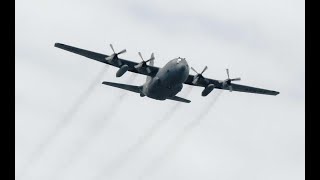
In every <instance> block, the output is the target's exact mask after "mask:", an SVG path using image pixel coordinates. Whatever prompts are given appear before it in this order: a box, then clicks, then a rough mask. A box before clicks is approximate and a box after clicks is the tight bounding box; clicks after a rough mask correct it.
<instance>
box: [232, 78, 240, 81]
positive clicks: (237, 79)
mask: <svg viewBox="0 0 320 180" xmlns="http://www.w3.org/2000/svg"><path fill="white" fill-rule="evenodd" d="M230 80H231V81H240V80H241V78H234V79H230Z"/></svg>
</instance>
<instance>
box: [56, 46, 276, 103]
mask: <svg viewBox="0 0 320 180" xmlns="http://www.w3.org/2000/svg"><path fill="white" fill-rule="evenodd" d="M54 46H55V47H57V48H60V49H63V50H66V51H69V52H72V53H75V54H78V55H81V56H84V57H87V58H89V59H93V60H96V61H99V62H102V63H105V64H109V65H111V66H115V67H118V68H119V70H118V71H117V73H116V77H121V76H122V75H123V74H125V73H126V72H127V71H130V72H133V73H138V74H142V75H146V76H147V78H146V82H145V83H144V84H143V85H140V86H136V85H128V84H119V83H114V82H108V81H103V82H102V84H104V85H108V86H112V87H116V88H120V89H123V90H127V91H131V92H135V93H138V94H140V96H141V97H144V96H147V97H149V98H151V99H155V100H162V101H163V100H166V99H169V100H174V101H179V102H184V103H190V102H191V101H190V100H188V99H185V98H182V97H179V96H176V95H177V94H178V93H179V92H180V91H181V90H182V88H183V84H188V85H192V86H198V87H204V89H203V91H202V93H201V95H202V96H207V95H208V94H209V93H210V92H211V91H212V90H213V89H222V90H229V91H230V92H232V91H239V92H246V93H256V94H265V95H274V96H275V95H277V94H279V92H277V91H272V90H267V89H261V88H256V87H251V86H245V85H240V84H234V83H232V81H240V78H233V79H230V76H229V70H228V69H226V72H227V76H228V78H227V79H225V80H215V79H209V78H206V77H204V76H203V75H202V74H203V73H204V72H205V71H206V70H207V69H208V67H207V66H205V68H204V69H203V70H202V71H201V73H198V72H197V71H196V70H195V69H194V68H192V67H191V70H192V71H194V72H195V73H196V75H190V74H189V65H188V63H187V61H186V59H185V58H181V57H178V58H174V59H172V60H170V61H169V62H168V63H167V64H166V65H164V66H163V67H162V68H159V67H156V66H154V59H155V57H154V54H153V53H152V54H151V57H150V58H149V59H148V60H144V59H143V57H142V54H141V53H140V52H139V53H138V54H139V56H140V58H141V60H142V61H141V62H139V63H137V62H133V61H129V60H125V59H122V58H119V55H120V54H123V53H125V52H126V49H123V50H122V51H120V52H117V53H116V51H115V50H114V48H113V46H112V44H110V47H111V49H112V51H113V54H111V55H104V54H100V53H97V52H93V51H88V50H85V49H80V48H77V47H73V46H69V45H65V44H61V43H55V45H54ZM148 62H149V65H147V63H148Z"/></svg>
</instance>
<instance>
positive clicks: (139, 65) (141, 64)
mask: <svg viewBox="0 0 320 180" xmlns="http://www.w3.org/2000/svg"><path fill="white" fill-rule="evenodd" d="M138 54H139V56H140V58H141V60H142V62H140V63H139V64H137V65H135V66H134V68H136V69H141V68H144V67H146V66H147V62H149V61H153V60H154V59H155V58H154V54H153V53H152V54H151V57H150V58H149V59H148V60H146V61H145V60H144V59H143V57H142V54H141V52H138ZM146 70H147V71H148V73H150V72H151V70H150V69H149V68H146Z"/></svg>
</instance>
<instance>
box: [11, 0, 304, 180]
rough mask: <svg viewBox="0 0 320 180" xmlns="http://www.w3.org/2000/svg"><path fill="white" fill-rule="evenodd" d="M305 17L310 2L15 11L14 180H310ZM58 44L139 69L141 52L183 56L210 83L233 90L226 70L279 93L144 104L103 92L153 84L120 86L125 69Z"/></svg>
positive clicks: (40, 4) (33, 5)
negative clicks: (115, 54)
mask: <svg viewBox="0 0 320 180" xmlns="http://www.w3.org/2000/svg"><path fill="white" fill-rule="evenodd" d="M304 7H305V4H304V1H302V0H299V1H298V0H295V1H293V0H292V1H287V0H277V1H275V0H268V1H267V0H259V1H257V0H243V1H236V0H227V1H216V0H215V1H212V0H210V1H209V0H198V1H196V2H195V1H189V0H184V1H177V0H174V1H173V0H170V1H169V0H161V1H160V0H159V1H147V0H136V1H128V0H127V1H119V0H118V1H115V0H114V1H113V0H108V1H103V0H91V1H83V0H77V1H76V0H55V1H53V0H50V1H49V0H41V1H40V0H30V1H22V0H16V16H15V18H16V19H15V20H16V21H15V22H16V24H15V25H16V29H15V33H16V45H15V51H16V54H15V56H16V65H15V69H16V73H15V78H16V79H15V80H16V81H15V82H16V84H15V85H16V89H15V98H16V110H15V111H16V113H15V115H16V120H15V123H16V125H15V130H16V133H15V140H16V143H15V145H16V149H15V156H16V158H15V161H16V165H15V166H16V177H18V178H20V179H24V180H29V179H30V180H31V179H32V180H38V179H39V180H40V179H52V180H53V179H80V180H81V179H83V180H85V179H104V178H105V179H115V180H122V179H139V178H141V177H144V178H145V179H186V180H191V179H208V180H209V179H219V180H231V179H246V180H255V179H273V180H274V179H279V180H280V179H281V180H282V179H297V180H298V179H299V180H301V179H304V173H305V169H304V165H305V163H304V160H305V159H304V155H305V150H304V145H305V141H304V138H305V136H304V129H305V123H304V115H305V112H304V111H305V104H304V98H305V89H304V85H305V81H304V79H305V64H304V60H305V58H304V56H305V38H304V34H305V28H304V23H305V21H304V18H305V16H304V13H305V11H304V9H305V8H304ZM55 42H61V43H65V44H69V45H73V46H76V47H80V48H84V49H88V50H92V51H96V52H100V53H105V54H110V53H111V52H112V51H111V49H110V48H109V46H108V44H110V43H112V44H113V45H114V47H115V49H116V50H122V49H123V48H126V49H127V53H126V54H123V55H122V56H121V57H123V58H125V59H130V60H132V61H137V62H138V61H140V59H139V57H138V51H141V52H142V53H143V55H144V57H149V56H150V54H151V53H152V52H154V53H155V57H156V60H155V65H156V66H160V67H161V66H163V65H164V64H165V63H166V62H167V61H168V60H170V59H173V58H175V57H178V56H180V57H185V58H186V60H187V61H188V63H189V65H190V66H192V67H194V68H195V69H197V70H199V71H200V70H201V69H202V68H203V67H204V66H205V65H207V66H208V67H209V69H208V70H207V71H206V72H205V73H204V76H206V77H210V78H213V79H221V80H222V79H225V78H226V73H225V68H229V69H230V75H231V76H232V77H241V79H242V80H241V82H240V83H241V84H245V85H252V86H257V87H261V88H267V89H272V90H277V91H279V92H280V94H279V95H278V96H275V97H274V96H263V95H255V94H246V93H238V92H232V93H230V92H228V91H224V92H222V93H221V94H220V93H219V91H218V90H213V92H212V93H211V94H210V95H208V96H207V97H206V98H203V97H201V91H202V90H203V89H202V88H198V87H194V88H192V89H191V88H190V87H188V86H185V88H184V89H183V91H182V92H181V96H183V97H187V98H188V99H190V100H191V101H192V102H191V103H190V104H179V105H176V103H175V102H173V101H163V102H162V101H155V100H152V99H148V98H141V97H140V96H139V95H138V94H134V93H130V92H124V91H121V90H119V89H115V88H111V87H107V86H104V85H101V82H102V81H103V80H107V81H113V82H120V83H129V84H138V85H140V84H142V83H143V82H144V81H145V77H144V76H141V75H138V76H133V75H132V74H131V73H127V74H125V75H124V76H123V77H121V78H116V77H115V73H116V71H117V69H116V68H114V67H109V68H106V66H105V65H104V64H102V63H99V62H95V61H92V60H90V59H87V58H84V57H81V56H78V55H75V54H72V53H69V52H66V51H63V50H61V49H57V48H54V47H53V46H54V43H55ZM103 69H105V73H104V74H102V71H103ZM101 74H102V75H101ZM93 82H97V83H96V86H92V85H91V84H92V83H93ZM88 89H89V90H88ZM89 91H90V92H89ZM219 94H220V95H219ZM217 96H218V98H217ZM81 97H85V98H82V99H83V100H82V101H83V103H82V101H81V100H79V98H81ZM215 98H217V99H216V100H214V99H215ZM78 102H81V103H78ZM75 103H76V104H80V105H79V106H78V107H77V108H76V109H75V106H74V104H75ZM208 106H210V107H211V108H208ZM72 108H73V109H75V110H73V111H72ZM172 109H174V111H173V110H172ZM70 111H71V112H72V116H67V115H68V113H70ZM168 114H170V116H168ZM66 117H68V118H66ZM66 119H67V120H66ZM40 147H42V148H40Z"/></svg>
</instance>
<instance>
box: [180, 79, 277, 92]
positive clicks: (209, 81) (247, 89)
mask: <svg viewBox="0 0 320 180" xmlns="http://www.w3.org/2000/svg"><path fill="white" fill-rule="evenodd" d="M193 79H194V76H193V75H189V76H188V79H187V80H186V81H185V82H184V83H185V84H189V85H193V86H201V87H207V86H208V85H209V84H213V85H214V88H217V89H223V90H229V87H228V86H224V85H223V82H222V81H219V80H215V79H209V78H205V79H202V80H201V81H199V82H198V83H196V84H193V83H192V81H193ZM231 86H232V91H239V92H246V93H256V94H265V95H274V96H275V95H277V94H279V92H277V91H273V90H268V89H262V88H257V87H252V86H245V85H240V84H233V83H232V84H231Z"/></svg>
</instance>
